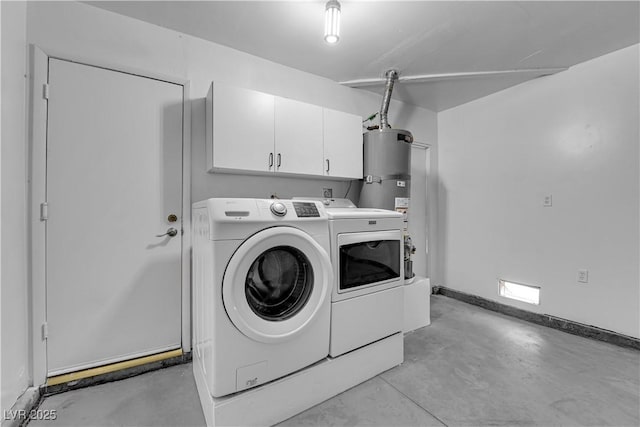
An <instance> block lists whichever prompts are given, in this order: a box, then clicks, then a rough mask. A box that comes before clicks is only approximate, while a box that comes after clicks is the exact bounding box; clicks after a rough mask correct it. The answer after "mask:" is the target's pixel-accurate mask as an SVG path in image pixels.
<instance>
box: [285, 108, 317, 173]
mask: <svg viewBox="0 0 640 427" xmlns="http://www.w3.org/2000/svg"><path fill="white" fill-rule="evenodd" d="M275 106H276V114H275V147H276V151H275V152H276V172H282V173H292V174H304V175H319V176H322V155H323V154H322V153H323V152H322V107H318V106H317V105H311V104H307V103H304V102H299V101H294V100H292V99H287V98H280V97H276V101H275Z"/></svg>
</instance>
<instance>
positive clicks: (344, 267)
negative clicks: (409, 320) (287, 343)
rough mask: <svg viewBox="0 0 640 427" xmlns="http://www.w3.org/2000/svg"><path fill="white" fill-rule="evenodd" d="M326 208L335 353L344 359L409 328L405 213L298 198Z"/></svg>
mask: <svg viewBox="0 0 640 427" xmlns="http://www.w3.org/2000/svg"><path fill="white" fill-rule="evenodd" d="M294 200H314V201H320V202H321V203H323V204H324V205H325V208H326V211H327V215H328V217H329V234H330V238H331V263H332V266H333V274H334V286H333V291H332V297H331V344H330V348H329V354H330V355H331V356H332V357H337V356H340V355H341V354H344V353H347V352H349V351H351V350H354V349H356V348H359V347H362V346H365V345H367V344H370V343H372V342H375V341H377V340H380V339H382V338H385V337H388V336H390V335H393V334H395V333H398V332H401V331H402V330H403V326H404V325H403V322H404V289H403V286H402V285H404V240H403V237H402V228H403V216H402V214H401V213H398V212H395V211H390V210H385V209H373V208H357V207H356V206H355V205H354V204H353V203H352V202H351V201H350V200H348V199H313V198H302V197H301V198H294Z"/></svg>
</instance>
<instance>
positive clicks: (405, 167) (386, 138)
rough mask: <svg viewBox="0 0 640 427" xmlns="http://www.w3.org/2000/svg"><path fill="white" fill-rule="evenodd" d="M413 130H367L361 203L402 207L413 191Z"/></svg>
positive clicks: (376, 206)
mask: <svg viewBox="0 0 640 427" xmlns="http://www.w3.org/2000/svg"><path fill="white" fill-rule="evenodd" d="M412 142H413V136H412V135H411V132H409V131H407V130H401V129H391V128H386V129H375V130H372V131H369V132H367V133H365V134H364V171H363V172H364V184H363V185H362V191H361V193H360V203H359V206H360V207H362V208H380V209H390V210H401V209H402V208H403V207H404V208H408V206H405V204H406V203H408V198H409V194H410V191H411V143H412Z"/></svg>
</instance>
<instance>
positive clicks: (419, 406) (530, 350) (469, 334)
mask: <svg viewBox="0 0 640 427" xmlns="http://www.w3.org/2000/svg"><path fill="white" fill-rule="evenodd" d="M431 315H432V325H431V326H428V327H426V328H422V329H420V330H418V331H415V332H413V333H411V334H409V335H407V336H406V337H405V362H404V363H403V364H402V365H401V366H398V367H396V368H394V369H391V370H389V371H387V372H384V373H383V374H381V375H379V376H377V377H375V378H372V379H371V380H369V381H367V382H365V383H363V384H360V385H359V386H357V387H354V388H352V389H350V390H348V391H346V392H345V393H342V394H340V395H338V396H336V397H334V398H332V399H330V400H328V401H326V402H324V403H321V404H320V405H317V406H315V407H313V408H311V409H309V410H307V411H305V412H303V413H301V414H299V415H297V416H295V417H293V418H290V419H288V420H286V421H284V422H283V423H281V424H279V426H282V427H285V426H347V425H349V426H354V425H370V426H442V425H446V426H477V425H508V426H520V425H528V426H532V425H536V426H550V425H592V426H605V425H611V426H638V425H640V352H638V351H635V350H631V349H626V348H621V347H616V346H613V345H611V344H607V343H603V342H599V341H593V340H590V339H586V338H581V337H577V336H573V335H568V334H566V333H564V332H560V331H556V330H553V329H548V328H545V327H542V326H537V325H534V324H530V323H526V322H523V321H520V320H517V319H513V318H510V317H507V316H502V315H500V314H496V313H493V312H490V311H486V310H483V309H481V308H478V307H475V306H471V305H468V304H465V303H462V302H459V301H456V300H453V299H449V298H447V297H444V296H439V295H434V296H433V297H432V302H431ZM40 409H49V410H51V409H55V410H56V411H57V419H56V420H55V421H32V422H31V423H30V424H29V426H30V427H36V426H50V427H53V426H69V427H71V426H116V425H117V426H203V425H204V416H203V414H202V410H201V408H200V404H199V401H198V396H197V392H196V389H195V382H194V380H193V375H192V374H191V365H190V364H188V365H180V366H174V367H171V368H167V369H163V370H161V371H155V372H151V373H147V374H144V375H140V376H138V377H134V378H129V379H126V380H123V381H118V382H114V383H110V384H103V385H100V386H95V387H91V388H87V389H82V390H76V391H71V392H67V393H63V394H59V395H55V396H51V397H49V398H46V399H45V400H44V402H43V403H42V405H41V406H40Z"/></svg>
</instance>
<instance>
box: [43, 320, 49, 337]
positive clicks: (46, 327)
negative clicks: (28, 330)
mask: <svg viewBox="0 0 640 427" xmlns="http://www.w3.org/2000/svg"><path fill="white" fill-rule="evenodd" d="M47 338H49V324H48V323H47V322H44V323H43V324H42V341H44V340H46V339H47Z"/></svg>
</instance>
